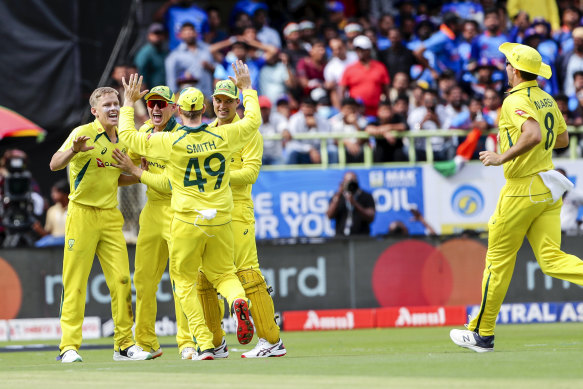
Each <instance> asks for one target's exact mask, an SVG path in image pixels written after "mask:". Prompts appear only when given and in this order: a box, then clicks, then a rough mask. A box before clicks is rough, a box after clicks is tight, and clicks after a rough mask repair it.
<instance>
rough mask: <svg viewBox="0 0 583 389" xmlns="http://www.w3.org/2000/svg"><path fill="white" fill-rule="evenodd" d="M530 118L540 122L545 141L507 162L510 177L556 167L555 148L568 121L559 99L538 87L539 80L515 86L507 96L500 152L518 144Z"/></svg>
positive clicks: (506, 166) (501, 115)
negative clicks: (524, 125)
mask: <svg viewBox="0 0 583 389" xmlns="http://www.w3.org/2000/svg"><path fill="white" fill-rule="evenodd" d="M528 118H533V119H534V120H536V121H537V122H538V124H539V125H540V129H541V134H542V140H541V142H540V143H539V144H538V145H536V146H535V147H533V148H532V149H530V150H529V151H527V152H526V153H524V154H522V155H519V156H518V157H516V158H514V159H513V160H511V161H508V162H506V163H504V177H506V178H520V177H527V176H531V175H533V174H536V173H538V172H542V171H547V170H551V169H554V165H553V161H552V159H551V157H552V153H553V147H554V146H555V142H556V139H557V135H559V134H562V133H563V132H565V131H566V129H567V124H566V123H565V119H564V118H563V115H562V114H561V112H560V111H559V108H558V107H557V103H556V102H555V100H554V99H553V98H552V97H551V96H550V95H549V94H548V93H546V92H545V91H543V90H542V89H540V88H539V87H538V84H537V82H536V80H533V81H527V82H523V83H521V84H519V85H517V86H515V87H514V88H512V90H511V91H510V95H509V96H507V97H506V99H504V103H503V104H502V112H501V114H500V121H499V123H498V127H499V139H500V151H501V152H505V151H506V150H508V149H509V148H510V147H512V145H514V144H516V142H517V141H518V138H519V137H520V134H521V128H522V125H523V124H524V122H525V121H526V120H527V119H528Z"/></svg>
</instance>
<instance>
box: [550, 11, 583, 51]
mask: <svg viewBox="0 0 583 389" xmlns="http://www.w3.org/2000/svg"><path fill="white" fill-rule="evenodd" d="M580 20H581V11H580V10H579V9H578V8H577V7H573V6H570V7H567V8H565V9H564V10H563V16H562V21H563V24H562V26H561V30H560V31H555V32H553V39H554V40H555V41H556V42H557V43H558V44H559V46H560V48H561V50H560V51H561V52H562V53H566V52H567V51H570V50H571V49H572V48H573V30H574V29H575V28H577V27H578V26H579V21H580Z"/></svg>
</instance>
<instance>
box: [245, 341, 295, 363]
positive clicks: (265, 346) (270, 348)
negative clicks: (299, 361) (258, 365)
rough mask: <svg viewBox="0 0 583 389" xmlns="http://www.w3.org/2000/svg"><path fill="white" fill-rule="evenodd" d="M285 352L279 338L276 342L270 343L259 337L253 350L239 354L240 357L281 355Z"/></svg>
mask: <svg viewBox="0 0 583 389" xmlns="http://www.w3.org/2000/svg"><path fill="white" fill-rule="evenodd" d="M285 354H286V350H285V347H284V345H283V342H282V341H281V339H280V340H278V341H277V343H275V344H271V343H269V342H268V341H267V340H265V339H263V338H260V339H259V342H257V345H256V346H255V347H254V348H253V350H251V351H247V352H246V353H243V354H241V358H267V357H283V356H284V355H285Z"/></svg>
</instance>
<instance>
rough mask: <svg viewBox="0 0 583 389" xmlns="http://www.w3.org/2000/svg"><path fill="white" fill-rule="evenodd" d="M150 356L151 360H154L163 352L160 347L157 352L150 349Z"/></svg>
mask: <svg viewBox="0 0 583 389" xmlns="http://www.w3.org/2000/svg"><path fill="white" fill-rule="evenodd" d="M150 354H151V355H152V359H156V358H158V357H161V356H162V354H164V352H163V351H162V347H158V350H154V349H153V348H152V349H150Z"/></svg>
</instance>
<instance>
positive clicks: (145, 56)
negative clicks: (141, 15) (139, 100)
mask: <svg viewBox="0 0 583 389" xmlns="http://www.w3.org/2000/svg"><path fill="white" fill-rule="evenodd" d="M168 53H169V51H168V48H167V47H166V32H165V30H164V26H163V25H162V24H160V23H153V24H151V25H150V27H148V42H147V43H146V44H145V45H143V46H142V47H141V48H140V50H138V53H137V54H136V57H135V58H134V63H135V64H136V66H137V68H138V72H139V73H140V74H141V75H143V76H144V84H145V85H146V87H147V88H151V87H152V86H154V85H162V84H164V83H165V82H166V70H165V68H164V61H165V60H166V57H167V56H168Z"/></svg>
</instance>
